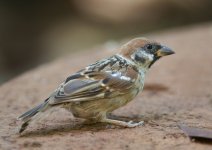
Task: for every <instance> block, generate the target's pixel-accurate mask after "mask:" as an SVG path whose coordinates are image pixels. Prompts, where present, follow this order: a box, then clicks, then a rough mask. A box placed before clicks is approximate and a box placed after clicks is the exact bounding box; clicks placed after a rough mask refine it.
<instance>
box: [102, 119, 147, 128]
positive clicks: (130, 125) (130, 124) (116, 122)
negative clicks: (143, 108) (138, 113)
mask: <svg viewBox="0 0 212 150" xmlns="http://www.w3.org/2000/svg"><path fill="white" fill-rule="evenodd" d="M100 122H104V123H109V124H114V125H117V126H122V127H126V128H133V127H137V126H141V125H143V124H144V121H140V122H138V123H136V122H133V121H129V122H125V121H120V120H113V119H108V118H103V119H102V120H100Z"/></svg>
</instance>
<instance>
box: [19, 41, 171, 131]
mask: <svg viewBox="0 0 212 150" xmlns="http://www.w3.org/2000/svg"><path fill="white" fill-rule="evenodd" d="M118 50H119V52H118V53H117V54H115V55H113V56H111V57H108V58H105V59H102V60H98V61H96V62H95V63H93V64H90V65H89V66H87V67H85V68H83V69H82V70H80V71H78V72H76V73H74V74H72V75H70V76H69V77H67V78H66V80H65V81H64V82H63V83H62V84H60V85H59V87H58V88H57V89H56V90H55V91H54V92H53V93H52V94H51V95H50V96H49V97H48V98H47V99H46V100H45V101H44V102H43V103H41V104H40V105H38V106H36V107H34V108H32V109H31V110H29V111H27V112H25V113H24V114H22V115H21V116H20V117H18V120H21V121H22V125H21V127H20V129H19V133H22V132H23V131H24V130H25V129H26V128H27V126H28V125H29V123H30V121H32V120H34V119H36V118H37V117H38V116H39V115H43V114H44V113H45V112H48V111H47V110H50V109H51V108H53V107H62V108H65V109H67V110H69V111H71V113H72V114H73V116H74V117H76V118H83V119H85V120H86V121H87V122H90V123H97V122H103V123H108V124H113V125H117V126H122V127H136V126H139V125H142V124H143V123H144V122H143V121H140V122H133V121H129V122H125V121H120V120H115V119H110V118H109V117H108V114H109V113H111V112H112V111H114V110H116V109H118V108H120V107H122V106H124V105H126V104H127V103H129V102H130V101H131V100H133V99H134V98H135V96H136V95H137V94H138V93H139V92H140V91H142V89H143V87H144V80H145V76H146V73H147V71H148V70H149V68H151V66H152V65H153V64H154V63H155V62H156V61H157V60H159V59H160V58H161V57H163V56H166V55H171V54H174V51H172V50H171V49H170V48H168V47H166V46H163V45H162V44H160V43H158V42H156V41H153V40H149V39H146V38H135V39H132V40H131V41H129V42H128V43H126V44H124V45H123V46H121V47H120V48H119V49H118Z"/></svg>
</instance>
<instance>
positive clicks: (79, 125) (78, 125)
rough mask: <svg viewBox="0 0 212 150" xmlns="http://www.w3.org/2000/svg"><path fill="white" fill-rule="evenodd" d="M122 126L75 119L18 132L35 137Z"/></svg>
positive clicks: (126, 119)
mask: <svg viewBox="0 0 212 150" xmlns="http://www.w3.org/2000/svg"><path fill="white" fill-rule="evenodd" d="M109 118H111V119H117V120H122V121H131V120H132V121H134V122H139V121H146V122H148V119H144V118H143V117H142V116H129V117H128V116H116V115H112V114H110V115H109ZM123 128H124V127H120V126H114V125H110V124H106V123H95V124H84V123H83V122H82V121H75V122H70V123H66V124H58V125H51V126H46V125H45V126H44V127H41V128H39V129H37V130H33V131H25V132H23V133H22V134H20V137H36V136H49V135H55V134H64V133H67V132H70V131H71V132H72V133H78V134H81V133H83V132H85V131H92V132H99V131H103V130H108V129H123Z"/></svg>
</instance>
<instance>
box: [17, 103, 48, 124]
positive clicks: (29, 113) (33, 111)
mask: <svg viewBox="0 0 212 150" xmlns="http://www.w3.org/2000/svg"><path fill="white" fill-rule="evenodd" d="M44 106H45V103H42V104H40V105H38V106H36V107H34V108H32V109H30V110H28V111H27V112H25V113H24V114H22V115H21V116H20V117H18V119H19V120H28V119H27V118H31V117H33V116H34V115H36V114H37V113H38V112H39V110H40V109H41V108H43V107H44Z"/></svg>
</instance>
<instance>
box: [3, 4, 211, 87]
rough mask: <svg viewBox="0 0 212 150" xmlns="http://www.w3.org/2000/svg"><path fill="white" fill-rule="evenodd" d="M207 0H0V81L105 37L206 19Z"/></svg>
mask: <svg viewBox="0 0 212 150" xmlns="http://www.w3.org/2000/svg"><path fill="white" fill-rule="evenodd" d="M211 8H212V1H211V0H196V1H192V0H184V1H179V0H101V1H100V0H86V1H85V0H60V1H56V0H42V1H41V0H37V1H29V0H21V1H16V0H1V1H0V19H1V21H0V84H1V83H3V82H5V81H7V80H9V79H11V78H12V77H14V76H16V75H18V74H20V73H22V72H24V71H25V70H28V69H30V68H33V67H36V66H38V65H39V64H41V63H44V62H48V61H51V60H53V59H55V58H57V57H60V56H61V55H66V54H68V53H73V52H76V51H79V50H86V49H89V48H91V47H94V46H95V45H98V44H102V43H105V42H107V41H116V40H120V39H123V38H125V37H134V36H138V35H139V36H140V35H142V34H146V33H149V32H154V31H159V30H165V29H168V28H175V27H178V26H185V25H188V24H194V23H199V22H209V21H211V20H212V9H211Z"/></svg>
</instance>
